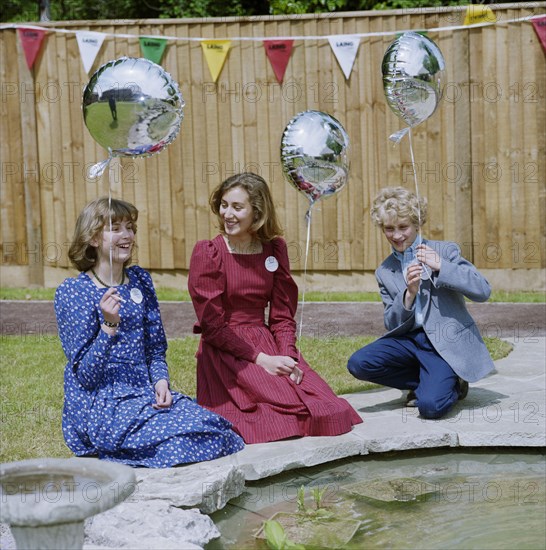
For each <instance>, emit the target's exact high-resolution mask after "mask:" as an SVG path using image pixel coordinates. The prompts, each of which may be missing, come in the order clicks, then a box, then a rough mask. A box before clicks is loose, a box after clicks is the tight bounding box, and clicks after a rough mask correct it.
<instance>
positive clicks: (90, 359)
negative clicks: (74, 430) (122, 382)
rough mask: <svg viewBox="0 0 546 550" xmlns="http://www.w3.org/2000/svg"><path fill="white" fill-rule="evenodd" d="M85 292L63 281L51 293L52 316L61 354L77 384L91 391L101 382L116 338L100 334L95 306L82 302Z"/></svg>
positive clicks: (74, 282)
mask: <svg viewBox="0 0 546 550" xmlns="http://www.w3.org/2000/svg"><path fill="white" fill-rule="evenodd" d="M83 293H87V290H86V289H85V288H84V287H83V285H82V283H81V281H79V280H78V279H66V280H65V281H64V282H63V283H62V284H61V285H60V286H59V287H58V288H57V290H56V292H55V300H54V307H55V315H56V318H57V325H58V330H59V337H60V340H61V345H62V347H63V351H64V353H65V355H66V358H67V359H68V362H69V364H70V366H71V368H72V370H73V372H74V375H75V377H76V379H77V380H78V382H79V383H80V384H81V385H82V386H83V387H84V388H86V389H87V390H93V389H95V388H96V387H97V386H98V384H99V383H100V381H101V379H102V372H103V369H104V367H105V365H106V363H107V359H108V355H109V351H110V349H111V347H112V346H113V344H114V343H115V341H116V338H117V337H116V336H109V335H108V334H106V333H105V332H104V331H102V330H101V328H100V324H101V316H100V314H99V311H100V310H99V308H98V304H96V307H94V308H93V307H91V302H89V300H88V299H87V300H83V299H82V295H83Z"/></svg>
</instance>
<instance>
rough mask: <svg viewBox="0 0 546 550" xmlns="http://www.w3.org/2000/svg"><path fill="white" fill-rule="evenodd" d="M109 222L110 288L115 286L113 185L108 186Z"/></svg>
mask: <svg viewBox="0 0 546 550" xmlns="http://www.w3.org/2000/svg"><path fill="white" fill-rule="evenodd" d="M110 175H111V174H110V171H108V179H109V180H110ZM108 222H109V226H110V246H109V248H110V286H114V258H113V251H112V184H111V183H110V182H109V186H108Z"/></svg>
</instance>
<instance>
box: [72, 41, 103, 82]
mask: <svg viewBox="0 0 546 550" xmlns="http://www.w3.org/2000/svg"><path fill="white" fill-rule="evenodd" d="M105 36H106V34H104V33H103V32H94V31H76V40H77V41H78V46H79V48H80V55H81V56H82V62H83V68H84V69H85V72H86V73H88V72H89V70H90V69H91V67H92V66H93V63H94V62H95V59H96V57H97V54H98V53H99V50H100V47H101V46H102V43H103V42H104V37H105Z"/></svg>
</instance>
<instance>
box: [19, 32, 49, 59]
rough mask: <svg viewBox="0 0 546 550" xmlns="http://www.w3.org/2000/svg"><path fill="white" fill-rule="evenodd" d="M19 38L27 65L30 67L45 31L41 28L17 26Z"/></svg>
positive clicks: (40, 45)
mask: <svg viewBox="0 0 546 550" xmlns="http://www.w3.org/2000/svg"><path fill="white" fill-rule="evenodd" d="M17 30H18V31H19V39H20V40H21V45H22V46H23V51H24V52H25V57H26V60H27V65H28V68H29V69H32V66H33V65H34V61H35V60H36V56H37V55H38V52H39V51H40V48H41V47H42V42H43V40H44V37H45V34H46V31H45V30H43V29H30V28H27V27H19V28H18V29H17Z"/></svg>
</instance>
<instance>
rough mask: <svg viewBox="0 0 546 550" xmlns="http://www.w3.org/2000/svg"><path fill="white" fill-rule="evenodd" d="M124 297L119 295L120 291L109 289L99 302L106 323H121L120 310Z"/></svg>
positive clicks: (113, 288)
mask: <svg viewBox="0 0 546 550" xmlns="http://www.w3.org/2000/svg"><path fill="white" fill-rule="evenodd" d="M122 300H123V299H122V297H121V296H120V295H119V293H118V289H117V288H115V287H111V288H109V289H108V290H107V291H106V292H105V293H104V296H103V297H102V299H101V301H100V302H99V306H100V308H101V310H102V315H103V317H104V320H105V321H108V322H109V323H119V322H120V316H119V309H120V307H121V302H122Z"/></svg>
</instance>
